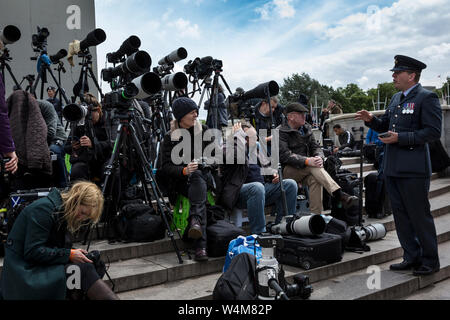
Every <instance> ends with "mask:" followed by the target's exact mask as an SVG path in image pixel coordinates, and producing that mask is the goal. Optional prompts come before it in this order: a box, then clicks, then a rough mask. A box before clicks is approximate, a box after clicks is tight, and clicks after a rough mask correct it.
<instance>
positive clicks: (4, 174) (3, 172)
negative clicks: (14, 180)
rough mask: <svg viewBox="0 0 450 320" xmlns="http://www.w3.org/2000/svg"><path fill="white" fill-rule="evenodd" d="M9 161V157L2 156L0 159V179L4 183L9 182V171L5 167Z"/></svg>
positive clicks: (7, 183)
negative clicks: (0, 178)
mask: <svg viewBox="0 0 450 320" xmlns="http://www.w3.org/2000/svg"><path fill="white" fill-rule="evenodd" d="M9 161H11V158H3V159H2V160H1V164H0V172H1V175H2V179H3V182H4V184H5V185H9V182H10V176H9V175H10V173H9V172H8V171H6V168H5V166H6V164H7V163H8V162H9Z"/></svg>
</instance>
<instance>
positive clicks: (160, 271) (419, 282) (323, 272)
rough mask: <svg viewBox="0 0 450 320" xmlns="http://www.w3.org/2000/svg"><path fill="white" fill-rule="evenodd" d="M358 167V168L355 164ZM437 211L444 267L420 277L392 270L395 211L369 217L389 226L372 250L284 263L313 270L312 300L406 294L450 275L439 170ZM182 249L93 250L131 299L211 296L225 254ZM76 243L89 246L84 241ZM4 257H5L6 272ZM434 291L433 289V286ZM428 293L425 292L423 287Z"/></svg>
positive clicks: (131, 246) (289, 272)
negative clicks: (320, 261)
mask: <svg viewBox="0 0 450 320" xmlns="http://www.w3.org/2000/svg"><path fill="white" fill-rule="evenodd" d="M358 161H359V158H348V159H345V160H344V164H343V168H349V169H350V170H355V171H354V172H356V173H359V164H358ZM355 168H356V169H355ZM370 172H374V168H373V166H372V165H369V164H364V176H366V175H367V174H368V173H370ZM429 198H430V203H431V210H432V214H433V216H434V217H435V223H436V228H437V233H438V241H439V250H440V258H441V271H440V272H438V273H436V274H434V275H432V276H429V277H414V276H412V273H411V272H392V271H389V265H390V264H392V263H394V262H396V261H400V260H401V257H402V254H403V250H402V249H401V247H400V244H399V242H398V239H397V235H396V233H395V224H394V221H393V217H392V215H391V216H388V217H385V218H384V219H380V220H378V219H368V218H367V217H366V216H365V217H364V219H365V221H364V225H367V224H370V223H383V224H384V225H385V227H386V229H387V231H388V233H387V235H386V237H385V238H384V239H382V240H378V241H373V242H369V243H368V245H369V246H370V248H371V250H370V251H369V252H366V253H363V254H358V253H353V252H345V253H344V256H343V259H342V261H340V262H338V263H334V264H329V265H326V266H323V267H320V268H316V269H312V270H308V271H306V270H303V269H301V268H295V267H291V266H284V269H285V273H286V278H287V279H288V281H290V282H292V278H293V276H294V275H296V274H298V273H302V274H305V275H309V277H310V281H311V284H312V287H313V289H314V292H313V293H312V295H311V298H310V299H311V300H330V299H332V300H335V299H345V300H350V299H406V298H408V296H410V295H412V294H414V293H418V292H421V291H419V290H421V289H423V288H426V287H428V286H430V285H434V286H438V285H439V283H438V282H440V281H442V280H445V279H448V278H449V277H450V250H449V249H450V242H449V240H450V214H449V213H450V178H439V177H438V175H437V174H433V177H432V182H431V188H430V193H429ZM177 245H178V248H180V250H182V258H183V261H184V262H183V263H182V264H179V263H178V258H177V255H176V254H175V252H174V249H173V246H172V243H171V241H170V239H167V238H166V239H163V240H159V241H155V242H150V243H127V244H124V243H116V244H108V243H107V241H106V240H94V241H93V242H92V244H91V247H90V250H100V251H101V254H102V257H103V259H104V260H105V261H106V262H108V261H109V270H108V272H109V274H110V276H111V278H112V279H113V281H114V283H115V291H116V292H117V293H118V295H119V297H120V298H121V299H126V300H209V299H212V292H213V289H214V286H215V284H216V281H217V279H218V278H219V277H220V275H221V271H222V268H223V265H224V261H225V257H220V258H210V259H209V260H208V261H207V262H203V263H199V262H195V261H194V260H192V259H189V257H188V254H187V253H186V251H185V250H186V247H185V245H184V243H183V242H182V241H180V240H177ZM75 247H80V248H85V246H82V244H81V243H76V244H75ZM2 265H3V260H2V259H0V272H1V268H2ZM374 265H375V266H378V267H379V268H380V269H379V271H380V276H381V281H380V284H381V286H380V287H379V288H376V289H369V288H368V286H367V281H368V278H369V276H371V274H368V273H367V268H368V267H370V266H374ZM431 293H433V290H431ZM422 295H423V293H422Z"/></svg>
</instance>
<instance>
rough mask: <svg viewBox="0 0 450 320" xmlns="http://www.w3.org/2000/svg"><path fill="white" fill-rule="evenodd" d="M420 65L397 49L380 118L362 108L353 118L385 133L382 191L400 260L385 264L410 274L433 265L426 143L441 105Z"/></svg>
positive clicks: (436, 134) (436, 127) (434, 132)
mask: <svg viewBox="0 0 450 320" xmlns="http://www.w3.org/2000/svg"><path fill="white" fill-rule="evenodd" d="M425 68H426V65H425V64H424V63H422V62H420V61H418V60H416V59H413V58H410V57H407V56H402V55H397V56H395V66H394V68H393V69H392V70H391V71H392V72H393V75H392V77H393V82H394V86H395V88H396V89H398V90H400V92H398V93H396V94H395V95H394V96H393V97H392V99H391V103H390V105H389V107H388V108H387V110H386V112H385V113H384V115H383V116H381V117H380V118H377V117H375V116H374V115H373V114H372V113H370V112H368V111H366V110H362V111H359V112H357V116H356V119H357V120H363V121H365V124H366V126H368V127H370V128H372V129H373V130H375V131H377V132H380V133H385V132H386V134H385V135H384V138H383V137H382V136H383V135H382V134H380V135H379V137H380V140H381V141H382V142H383V143H385V144H386V151H385V158H384V159H385V161H383V167H384V174H385V177H386V185H387V191H388V193H389V197H390V199H391V204H392V209H393V213H394V220H395V225H396V230H397V235H398V238H399V241H400V244H401V246H402V248H403V251H404V255H403V262H401V263H398V264H393V265H391V266H390V269H391V270H408V269H413V274H414V275H416V276H419V275H429V274H432V273H434V272H437V271H439V268H440V265H439V256H438V246H437V238H436V228H435V225H434V221H433V216H432V215H431V212H430V202H429V201H428V192H429V188H430V177H431V161H430V151H429V147H428V143H429V142H431V141H434V140H437V139H439V138H440V136H441V125H442V109H441V106H440V103H439V98H438V96H437V95H436V94H435V93H433V92H431V91H428V90H426V89H424V88H423V87H422V86H421V85H420V84H419V80H420V75H421V71H422V70H423V69H425Z"/></svg>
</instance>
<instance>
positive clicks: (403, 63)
mask: <svg viewBox="0 0 450 320" xmlns="http://www.w3.org/2000/svg"><path fill="white" fill-rule="evenodd" d="M394 59H395V65H394V68H392V69H391V71H394V72H395V71H407V70H411V71H422V70H423V69H425V68H426V67H427V65H426V64H425V63H423V62H420V61H419V60H416V59H414V58H411V57H407V56H402V55H396V56H395V57H394Z"/></svg>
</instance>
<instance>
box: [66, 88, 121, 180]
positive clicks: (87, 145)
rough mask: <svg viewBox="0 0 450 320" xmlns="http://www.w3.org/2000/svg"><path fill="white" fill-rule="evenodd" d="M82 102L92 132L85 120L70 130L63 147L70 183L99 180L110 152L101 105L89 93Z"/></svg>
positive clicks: (110, 145)
mask: <svg viewBox="0 0 450 320" xmlns="http://www.w3.org/2000/svg"><path fill="white" fill-rule="evenodd" d="M84 100H85V102H86V103H87V104H88V106H89V109H90V114H91V118H92V130H90V128H89V124H88V123H87V119H85V124H84V125H76V126H75V127H74V129H72V131H71V132H70V134H69V138H68V139H67V142H66V144H65V146H64V151H65V152H66V153H67V154H70V163H71V165H72V169H71V172H70V181H71V182H72V183H73V182H74V181H77V180H88V181H94V180H96V179H97V180H101V179H102V178H103V169H104V165H105V163H106V162H107V161H108V159H109V158H110V157H111V152H112V144H111V142H110V140H109V137H108V134H107V132H106V128H105V120H104V115H103V111H102V106H101V104H100V103H99V102H98V101H97V99H96V98H95V97H94V96H93V95H92V94H90V93H86V94H85V97H84ZM87 117H89V113H88V116H87ZM87 117H86V118H87ZM91 131H92V132H91ZM92 133H93V134H92ZM92 135H94V136H92ZM96 182H98V181H96Z"/></svg>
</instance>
